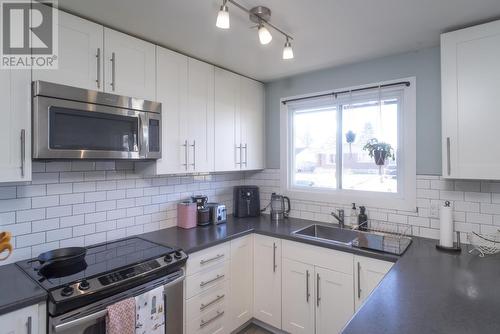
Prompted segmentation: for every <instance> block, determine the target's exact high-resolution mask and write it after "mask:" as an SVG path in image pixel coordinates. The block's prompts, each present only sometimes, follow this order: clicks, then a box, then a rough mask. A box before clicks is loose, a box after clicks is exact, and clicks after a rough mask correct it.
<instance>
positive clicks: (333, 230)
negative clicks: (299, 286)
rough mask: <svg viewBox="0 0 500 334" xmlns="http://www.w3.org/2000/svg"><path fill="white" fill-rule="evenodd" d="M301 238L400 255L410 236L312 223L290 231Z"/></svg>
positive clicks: (409, 241)
mask: <svg viewBox="0 0 500 334" xmlns="http://www.w3.org/2000/svg"><path fill="white" fill-rule="evenodd" d="M292 234H293V235H294V236H296V237H298V238H302V239H308V240H314V241H317V242H319V243H326V244H337V245H343V246H353V247H358V248H365V249H369V250H375V251H380V252H385V253H391V254H396V255H401V254H403V253H404V251H405V250H406V249H407V248H408V246H409V245H410V243H411V238H409V237H407V236H401V235H393V234H390V233H380V232H372V231H369V230H368V231H360V230H353V229H348V228H339V227H334V226H324V225H319V224H313V225H310V226H308V227H305V228H302V229H300V230H297V231H295V232H293V233H292Z"/></svg>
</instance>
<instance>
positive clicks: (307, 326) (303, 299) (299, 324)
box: [282, 259, 315, 334]
mask: <svg viewBox="0 0 500 334" xmlns="http://www.w3.org/2000/svg"><path fill="white" fill-rule="evenodd" d="M282 284H283V287H282V289H283V291H282V293H283V298H282V300H283V302H282V307H283V330H284V331H286V332H288V333H292V334H293V333H303V334H310V333H314V303H315V300H314V266H312V265H309V264H305V263H301V262H297V261H292V260H289V259H283V281H282Z"/></svg>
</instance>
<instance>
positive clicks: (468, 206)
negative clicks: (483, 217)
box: [453, 201, 479, 212]
mask: <svg viewBox="0 0 500 334" xmlns="http://www.w3.org/2000/svg"><path fill="white" fill-rule="evenodd" d="M453 209H455V210H456V211H465V212H479V203H476V202H463V201H456V202H454V203H453Z"/></svg>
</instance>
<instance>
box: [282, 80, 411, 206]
mask: <svg viewBox="0 0 500 334" xmlns="http://www.w3.org/2000/svg"><path fill="white" fill-rule="evenodd" d="M400 81H408V82H410V86H409V87H405V86H402V89H401V88H399V87H398V88H396V89H397V90H398V91H402V92H403V94H402V100H401V102H400V103H401V107H402V109H399V110H401V111H400V112H398V151H397V155H396V157H397V166H398V192H397V193H386V192H377V191H364V190H352V189H338V188H336V189H332V188H307V187H301V186H295V185H293V184H292V178H293V171H294V159H293V154H292V152H293V151H292V149H293V133H292V131H293V117H292V113H293V111H292V110H288V106H287V105H286V104H284V103H282V102H283V101H284V100H288V99H294V98H303V97H312V96H314V95H317V94H323V93H325V94H328V93H331V92H332V91H325V92H319V93H316V92H315V93H309V94H303V95H297V96H292V97H287V98H282V99H281V101H280V129H281V131H280V163H281V169H280V170H281V189H282V191H283V192H284V193H285V195H287V196H289V197H291V198H293V199H298V200H304V201H315V202H325V203H336V204H341V205H349V204H351V203H353V202H355V203H357V204H358V205H365V206H369V207H375V208H384V209H397V210H405V211H413V212H414V211H416V202H417V200H416V78H415V77H409V78H402V79H397V80H390V81H384V82H378V83H376V84H374V83H369V84H365V85H359V86H352V87H347V88H340V89H336V90H335V91H338V90H341V91H349V90H355V89H359V88H365V87H372V86H374V85H375V86H378V85H385V84H392V83H395V82H400ZM374 91H375V92H376V89H375V90H374ZM387 91H390V89H389V90H383V91H382V92H387ZM383 94H384V93H383ZM348 99H349V96H347V97H346V96H345V95H344V96H339V97H338V98H337V100H338V101H337V102H336V103H335V108H338V107H339V103H340V101H342V100H344V101H346V100H348ZM343 105H345V103H344V104H343ZM342 126H343V125H342V110H340V111H337V141H339V140H341V141H340V144H339V143H337V155H338V153H339V151H340V150H342V140H343V137H342ZM339 130H340V132H339ZM336 160H337V161H336V163H338V164H339V165H338V166H337V167H338V168H337V173H336V176H337V187H338V185H339V184H340V183H341V182H342V180H340V179H339V176H340V175H341V169H342V157H341V156H340V157H339V158H338V159H336Z"/></svg>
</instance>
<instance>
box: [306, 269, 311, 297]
mask: <svg viewBox="0 0 500 334" xmlns="http://www.w3.org/2000/svg"><path fill="white" fill-rule="evenodd" d="M310 296H311V294H310V293H309V270H306V302H308V303H309V297H310Z"/></svg>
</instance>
